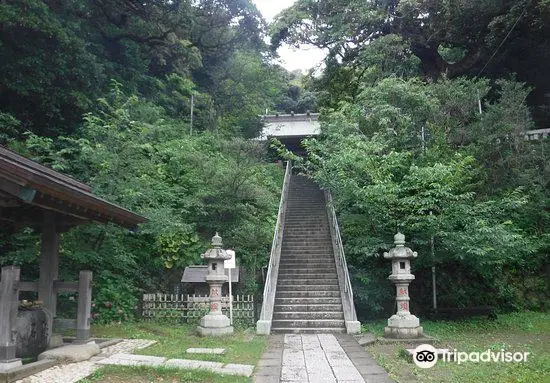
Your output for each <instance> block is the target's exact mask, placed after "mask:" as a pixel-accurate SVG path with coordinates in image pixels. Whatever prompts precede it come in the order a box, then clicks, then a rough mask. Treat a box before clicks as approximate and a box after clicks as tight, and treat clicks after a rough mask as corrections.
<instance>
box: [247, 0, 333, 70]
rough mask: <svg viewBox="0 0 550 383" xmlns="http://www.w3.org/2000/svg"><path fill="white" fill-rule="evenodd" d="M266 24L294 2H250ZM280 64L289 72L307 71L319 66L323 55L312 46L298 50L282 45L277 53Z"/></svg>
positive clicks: (282, 0)
mask: <svg viewBox="0 0 550 383" xmlns="http://www.w3.org/2000/svg"><path fill="white" fill-rule="evenodd" d="M252 2H253V3H254V4H255V5H256V8H258V10H259V11H260V13H261V14H262V15H263V17H264V18H265V19H266V20H267V22H271V21H272V20H273V17H275V16H276V15H277V14H278V13H279V12H281V11H282V10H283V9H285V8H288V7H290V6H291V5H292V4H294V2H295V0H252ZM277 52H278V53H279V56H280V57H281V59H280V64H281V65H282V66H283V67H284V68H285V69H287V70H289V71H294V70H296V69H300V70H302V71H307V70H308V69H310V68H313V67H316V66H317V65H319V64H320V63H321V62H322V61H323V59H324V58H325V53H324V52H323V51H322V50H320V49H318V48H316V47H314V46H301V47H300V49H296V48H292V47H289V46H288V45H286V44H285V45H283V46H281V47H280V48H279V50H278V51H277Z"/></svg>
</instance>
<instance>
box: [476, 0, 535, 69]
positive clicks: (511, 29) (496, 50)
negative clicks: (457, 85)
mask: <svg viewBox="0 0 550 383" xmlns="http://www.w3.org/2000/svg"><path fill="white" fill-rule="evenodd" d="M528 6H529V2H527V4H526V5H525V9H524V10H523V12H521V14H520V15H519V17H518V18H517V20H516V22H515V23H514V25H512V28H510V30H509V31H508V33H507V34H506V36H505V37H504V39H503V40H502V42H501V43H500V45H499V46H498V47H497V49H495V51H494V52H493V55H492V56H491V57H490V58H489V60H487V62H486V63H485V66H484V67H483V68H482V69H481V70H480V71H479V73H478V74H477V76H476V77H479V76H480V75H481V74H482V73H483V71H484V70H485V68H487V65H489V63H490V62H491V60H492V59H493V58H494V57H495V55H496V54H497V52H498V50H499V49H500V48H501V47H502V46H503V45H504V43H505V42H506V40H507V39H508V37H510V34H511V33H512V31H513V30H514V29H515V28H516V25H518V23H519V21H520V20H521V18H522V17H523V15H524V14H525V12H527V7H528Z"/></svg>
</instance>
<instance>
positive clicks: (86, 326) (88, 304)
mask: <svg viewBox="0 0 550 383" xmlns="http://www.w3.org/2000/svg"><path fill="white" fill-rule="evenodd" d="M77 310H78V312H77V315H76V343H86V342H87V341H88V339H89V338H90V317H91V313H92V272H91V271H89V270H82V271H80V274H79V276H78V308H77Z"/></svg>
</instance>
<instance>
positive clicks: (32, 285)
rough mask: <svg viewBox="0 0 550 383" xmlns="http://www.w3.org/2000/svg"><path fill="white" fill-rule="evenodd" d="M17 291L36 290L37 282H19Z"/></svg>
mask: <svg viewBox="0 0 550 383" xmlns="http://www.w3.org/2000/svg"><path fill="white" fill-rule="evenodd" d="M19 291H38V282H19Z"/></svg>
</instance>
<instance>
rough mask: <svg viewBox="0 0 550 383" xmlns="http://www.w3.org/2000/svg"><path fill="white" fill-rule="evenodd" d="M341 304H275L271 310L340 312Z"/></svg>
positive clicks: (280, 311)
mask: <svg viewBox="0 0 550 383" xmlns="http://www.w3.org/2000/svg"><path fill="white" fill-rule="evenodd" d="M342 310H343V308H342V304H320V303H311V304H303V303H297V304H275V306H273V311H274V312H278V313H282V312H318V311H329V312H342Z"/></svg>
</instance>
